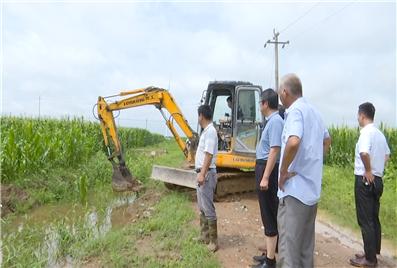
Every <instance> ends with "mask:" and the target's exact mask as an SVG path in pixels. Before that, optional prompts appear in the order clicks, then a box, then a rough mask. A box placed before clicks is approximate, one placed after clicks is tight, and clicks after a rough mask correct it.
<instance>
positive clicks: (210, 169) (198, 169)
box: [194, 168, 216, 173]
mask: <svg viewBox="0 0 397 268" xmlns="http://www.w3.org/2000/svg"><path fill="white" fill-rule="evenodd" d="M215 170H216V168H209V169H208V171H215ZM194 171H196V173H200V172H201V168H196V169H195V170H194Z"/></svg>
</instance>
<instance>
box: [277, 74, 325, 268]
mask: <svg viewBox="0 0 397 268" xmlns="http://www.w3.org/2000/svg"><path fill="white" fill-rule="evenodd" d="M278 93H279V96H280V99H281V102H282V103H283V105H284V106H285V107H286V108H287V110H286V112H285V124H284V129H283V133H282V137H281V141H282V145H281V156H280V174H279V190H278V197H279V198H280V202H279V210H278V227H279V255H280V263H281V266H282V267H294V268H299V267H305V268H306V267H313V266H314V260H313V252H314V224H315V219H316V214H317V203H318V201H319V199H320V193H321V180H322V173H323V156H324V154H325V152H326V151H327V150H328V148H329V145H330V137H329V134H328V131H327V130H326V128H325V126H324V123H323V121H322V119H321V116H320V114H319V112H318V111H317V109H316V108H314V107H313V106H312V105H311V104H310V103H309V102H308V101H307V100H306V99H304V98H303V97H302V83H301V81H300V79H299V78H298V77H297V76H296V75H295V74H288V75H286V76H284V77H283V78H282V80H281V83H280V88H279V92H278Z"/></svg>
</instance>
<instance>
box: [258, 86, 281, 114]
mask: <svg viewBox="0 0 397 268" xmlns="http://www.w3.org/2000/svg"><path fill="white" fill-rule="evenodd" d="M261 98H262V103H264V102H265V101H267V103H268V105H269V107H270V109H273V110H277V109H278V94H277V93H276V91H274V90H273V89H271V88H268V89H266V90H265V91H263V92H262V96H261Z"/></svg>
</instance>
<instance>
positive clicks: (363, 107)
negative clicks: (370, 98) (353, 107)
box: [358, 102, 375, 120]
mask: <svg viewBox="0 0 397 268" xmlns="http://www.w3.org/2000/svg"><path fill="white" fill-rule="evenodd" d="M358 113H359V114H363V115H364V116H365V117H366V118H368V119H371V120H374V118H375V106H374V105H373V104H372V103H370V102H364V103H363V104H360V106H358Z"/></svg>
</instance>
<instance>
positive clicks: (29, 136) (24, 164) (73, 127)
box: [0, 117, 164, 182]
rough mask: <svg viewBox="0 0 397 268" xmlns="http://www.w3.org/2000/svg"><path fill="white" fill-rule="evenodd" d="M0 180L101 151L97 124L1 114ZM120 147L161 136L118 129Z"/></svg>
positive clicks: (65, 164) (73, 164) (77, 160)
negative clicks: (4, 115) (3, 115)
mask: <svg viewBox="0 0 397 268" xmlns="http://www.w3.org/2000/svg"><path fill="white" fill-rule="evenodd" d="M0 127H1V144H0V150H1V154H0V160H1V179H2V181H3V182H12V181H14V180H15V179H16V178H17V177H19V176H21V175H24V176H26V175H29V174H32V173H45V172H47V171H48V170H50V169H51V168H54V167H76V166H78V165H79V164H82V163H84V162H85V161H87V160H88V159H89V158H90V157H92V156H93V155H94V154H95V153H96V152H98V151H100V150H103V151H104V153H105V150H104V144H103V137H102V133H101V130H100V126H99V123H93V122H87V121H84V120H83V119H79V118H73V119H69V118H65V119H61V120H56V119H33V118H22V117H1V121H0ZM118 130H119V135H120V140H121V142H122V144H123V147H124V148H132V147H139V146H146V145H152V144H155V143H158V142H160V141H162V140H164V137H163V136H161V135H157V134H152V133H150V132H148V131H146V130H142V129H130V128H119V129H118Z"/></svg>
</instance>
